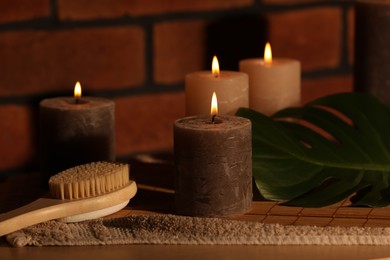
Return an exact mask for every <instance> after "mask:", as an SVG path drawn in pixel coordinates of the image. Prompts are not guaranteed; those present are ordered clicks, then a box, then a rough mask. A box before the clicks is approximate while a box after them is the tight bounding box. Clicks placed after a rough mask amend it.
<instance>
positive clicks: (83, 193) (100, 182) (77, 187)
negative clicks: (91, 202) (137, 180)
mask: <svg viewBox="0 0 390 260" xmlns="http://www.w3.org/2000/svg"><path fill="white" fill-rule="evenodd" d="M128 182H129V166H128V165H127V164H122V163H112V162H93V163H88V164H83V165H79V166H76V167H73V168H70V169H67V170H65V171H62V172H60V173H58V174H56V175H54V176H52V177H51V178H50V179H49V188H50V193H51V196H52V197H53V198H57V199H62V200H65V199H69V200H73V199H82V198H88V197H94V196H98V195H102V194H105V193H108V192H111V191H114V190H117V189H120V188H121V187H123V186H125V185H126V184H128Z"/></svg>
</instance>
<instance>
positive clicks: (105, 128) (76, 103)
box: [40, 82, 115, 176]
mask: <svg viewBox="0 0 390 260" xmlns="http://www.w3.org/2000/svg"><path fill="white" fill-rule="evenodd" d="M114 112H115V105H114V102H113V101H111V100H107V99H103V98H96V97H82V96H81V86H80V83H79V82H77V83H76V86H75V90H74V97H56V98H49V99H44V100H42V101H41V102H40V144H41V168H42V171H43V172H44V173H45V174H47V175H49V176H50V175H53V174H56V173H58V172H60V171H62V170H65V169H67V168H70V167H73V166H76V165H79V164H84V163H88V162H93V161H113V160H115V115H114Z"/></svg>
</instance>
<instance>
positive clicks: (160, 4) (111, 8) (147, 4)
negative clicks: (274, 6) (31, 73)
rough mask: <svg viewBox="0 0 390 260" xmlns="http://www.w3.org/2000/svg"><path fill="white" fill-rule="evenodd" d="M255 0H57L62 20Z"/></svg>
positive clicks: (194, 8) (247, 3) (204, 7)
mask: <svg viewBox="0 0 390 260" xmlns="http://www.w3.org/2000/svg"><path fill="white" fill-rule="evenodd" d="M254 1H255V0H187V1H181V0H170V1H169V2H168V3H167V1H165V0H148V1H145V0H132V1H128V0H116V1H110V0H95V1H89V0H59V1H58V7H59V17H60V19H63V20H87V19H101V18H105V19H107V18H116V17H125V16H142V15H156V14H165V13H175V12H184V11H209V10H219V9H235V8H239V7H247V6H250V5H251V4H253V3H254Z"/></svg>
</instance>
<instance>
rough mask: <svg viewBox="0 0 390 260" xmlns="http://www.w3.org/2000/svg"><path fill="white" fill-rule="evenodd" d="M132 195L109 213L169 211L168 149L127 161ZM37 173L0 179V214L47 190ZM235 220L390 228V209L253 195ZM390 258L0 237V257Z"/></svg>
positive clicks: (317, 250)
mask: <svg viewBox="0 0 390 260" xmlns="http://www.w3.org/2000/svg"><path fill="white" fill-rule="evenodd" d="M128 162H129V163H130V165H131V174H130V175H131V177H132V179H134V180H136V182H137V184H138V189H139V190H138V192H137V195H136V196H135V197H134V198H133V199H132V200H131V201H130V203H129V205H128V207H126V208H125V209H123V210H122V211H120V212H118V213H116V214H114V215H113V216H111V217H119V216H125V215H129V214H168V213H170V214H172V213H174V204H173V201H174V191H173V183H174V182H173V180H174V176H173V158H172V155H171V154H169V153H162V154H154V155H150V154H141V155H137V156H134V158H132V159H131V160H130V161H128ZM42 183H44V182H43V181H42V178H41V176H40V175H39V173H36V172H33V173H23V174H16V175H12V176H9V177H6V178H4V179H1V180H0V212H5V211H8V210H11V209H13V208H16V207H19V206H21V205H23V204H25V203H27V202H30V201H32V200H34V199H36V198H37V197H39V196H40V195H43V194H44V193H45V192H46V190H45V186H44V185H42ZM234 219H241V220H247V221H259V222H265V223H282V224H291V225H303V224H305V225H322V226H326V225H331V226H334V225H343V226H345V225H358V226H383V225H385V226H387V225H389V226H390V209H388V208H385V209H374V210H372V209H367V208H365V209H357V208H348V207H343V205H342V204H340V205H334V206H332V207H327V208H321V209H307V208H299V207H284V206H280V205H277V204H276V203H274V202H269V201H264V200H262V199H261V196H260V195H259V194H258V193H255V194H254V202H253V209H252V210H251V211H250V212H248V213H247V214H245V215H242V216H236V217H234ZM200 257H201V258H205V259H217V258H222V257H223V258H224V259H270V258H273V259H311V258H314V257H315V258H317V259H344V258H351V259H381V258H382V259H384V258H386V257H389V259H390V246H187V245H126V246H89V247H24V248H12V247H10V246H9V245H8V244H7V243H6V241H5V239H4V238H0V259H2V260H3V259H31V260H33V259H58V260H60V259H89V258H93V259H125V258H126V259H130V258H131V259H183V258H187V259H198V258H200Z"/></svg>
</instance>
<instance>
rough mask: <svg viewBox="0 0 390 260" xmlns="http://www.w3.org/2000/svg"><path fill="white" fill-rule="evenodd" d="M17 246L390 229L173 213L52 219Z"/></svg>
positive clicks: (374, 234)
mask: <svg viewBox="0 0 390 260" xmlns="http://www.w3.org/2000/svg"><path fill="white" fill-rule="evenodd" d="M7 241H8V242H9V243H10V244H11V245H13V246H15V247H22V246H26V245H30V246H84V245H119V244H187V245H390V228H373V227H313V226H285V225H280V224H264V223H258V222H245V221H234V220H226V219H217V218H197V217H184V216H174V215H153V216H138V215H137V216H127V217H122V218H113V219H97V220H91V221H85V222H80V223H70V224H69V223H68V224H66V223H62V222H58V221H49V222H45V223H41V224H37V225H35V226H32V227H29V228H25V229H23V230H20V231H17V232H14V233H12V234H9V235H8V236H7Z"/></svg>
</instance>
